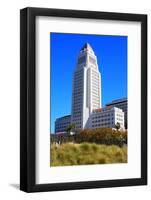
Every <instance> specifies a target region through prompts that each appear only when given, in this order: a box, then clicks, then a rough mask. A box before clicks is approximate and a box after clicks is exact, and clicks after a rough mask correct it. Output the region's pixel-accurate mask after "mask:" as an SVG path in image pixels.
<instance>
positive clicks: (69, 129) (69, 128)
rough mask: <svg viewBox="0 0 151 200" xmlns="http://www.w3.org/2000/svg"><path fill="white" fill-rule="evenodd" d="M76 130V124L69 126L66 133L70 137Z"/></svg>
mask: <svg viewBox="0 0 151 200" xmlns="http://www.w3.org/2000/svg"><path fill="white" fill-rule="evenodd" d="M74 129H75V124H69V125H68V126H67V128H66V131H67V133H68V134H69V135H70V133H71V131H72V130H74Z"/></svg>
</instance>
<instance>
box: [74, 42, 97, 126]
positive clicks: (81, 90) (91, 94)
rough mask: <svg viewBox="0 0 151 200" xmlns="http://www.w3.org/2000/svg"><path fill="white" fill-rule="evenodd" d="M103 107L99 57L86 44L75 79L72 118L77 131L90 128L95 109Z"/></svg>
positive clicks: (81, 53) (78, 63) (79, 59)
mask: <svg viewBox="0 0 151 200" xmlns="http://www.w3.org/2000/svg"><path fill="white" fill-rule="evenodd" d="M100 107H101V74H100V72H99V69H98V64H97V57H96V55H95V54H94V51H93V49H92V47H91V46H90V45H89V44H88V43H86V44H85V45H84V46H83V47H82V49H81V50H80V53H79V56H78V59H77V66H76V70H75V72H74V77H73V91H72V117H71V121H72V123H74V124H75V126H76V129H84V128H87V127H89V120H88V119H89V116H90V114H91V112H92V111H93V109H97V108H100Z"/></svg>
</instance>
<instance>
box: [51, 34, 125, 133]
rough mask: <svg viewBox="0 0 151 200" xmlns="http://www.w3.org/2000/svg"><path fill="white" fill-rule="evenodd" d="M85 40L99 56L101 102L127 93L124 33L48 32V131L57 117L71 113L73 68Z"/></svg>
mask: <svg viewBox="0 0 151 200" xmlns="http://www.w3.org/2000/svg"><path fill="white" fill-rule="evenodd" d="M86 42H88V43H89V44H90V45H91V47H92V48H93V50H94V52H95V55H96V56H97V59H98V66H99V71H100V72H101V77H102V106H104V105H105V104H106V103H109V102H111V101H112V100H114V99H118V98H123V97H127V36H109V35H88V34H66V33H50V48H51V51H50V57H51V59H50V71H51V78H50V79H51V89H50V90H51V93H50V98H51V100H50V102H51V108H50V115H51V124H50V127H51V132H54V122H55V119H56V118H58V117H62V116H64V115H68V114H71V102H72V96H71V94H72V78H73V72H74V70H75V67H76V60H77V57H78V54H79V51H80V49H81V48H82V46H83V45H84V44H85V43H86Z"/></svg>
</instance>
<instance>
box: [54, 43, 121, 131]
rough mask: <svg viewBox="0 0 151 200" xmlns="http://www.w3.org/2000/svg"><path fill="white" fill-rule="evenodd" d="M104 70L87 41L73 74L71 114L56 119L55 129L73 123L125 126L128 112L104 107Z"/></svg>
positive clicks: (80, 126) (86, 126) (81, 125)
mask: <svg viewBox="0 0 151 200" xmlns="http://www.w3.org/2000/svg"><path fill="white" fill-rule="evenodd" d="M101 97H102V95H101V73H100V72H99V68H98V63H97V57H96V55H95V53H94V51H93V49H92V47H91V46H90V44H88V43H86V44H85V45H84V46H83V47H82V48H81V50H80V53H79V56H78V59H77V64H76V69H75V71H74V75H73V89H72V110H71V115H69V116H65V117H61V118H58V119H56V122H55V133H58V132H64V131H65V130H66V128H67V126H68V125H69V124H75V127H76V129H77V130H81V129H85V128H101V127H110V128H113V127H115V124H116V123H117V122H118V123H120V127H121V128H122V129H124V112H123V110H122V109H120V108H118V107H116V106H115V107H114V106H113V107H112V106H106V107H105V108H101V107H102V98H101Z"/></svg>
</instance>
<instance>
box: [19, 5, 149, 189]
mask: <svg viewBox="0 0 151 200" xmlns="http://www.w3.org/2000/svg"><path fill="white" fill-rule="evenodd" d="M37 16H54V17H69V18H84V19H103V20H120V21H130V22H133V21H134V22H140V23H141V155H140V156H141V178H132V179H120V180H99V181H96V180H94V181H85V182H70V183H52V184H36V182H35V179H36V173H35V172H36V163H35V154H36V150H35V145H36V142H35V137H36V133H35V131H36V129H35V123H36V121H35V117H36V116H35V111H36V108H35V105H36V104H35V102H36V94H35V88H36V84H35V83H36V75H35V72H36V65H35V56H36V55H35V42H36V41H35V30H36V29H35V19H36V17H37ZM146 184H147V15H143V14H125V13H111V12H94V11H83V10H80V11H78V10H63V9H48V8H32V7H28V8H24V9H22V10H21V11H20V190H22V191H25V192H43V191H57V190H73V189H89V188H105V187H121V186H133V185H135V186H136V185H146Z"/></svg>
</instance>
